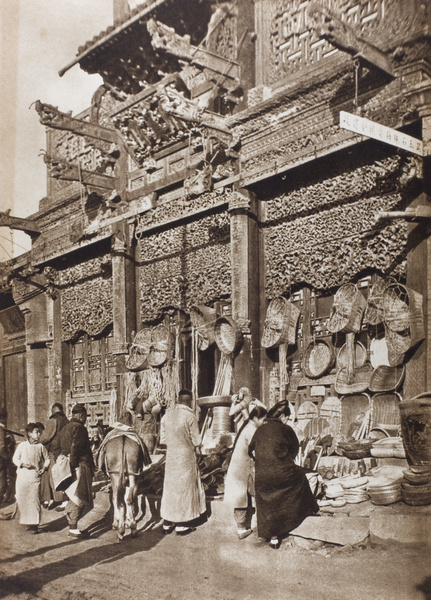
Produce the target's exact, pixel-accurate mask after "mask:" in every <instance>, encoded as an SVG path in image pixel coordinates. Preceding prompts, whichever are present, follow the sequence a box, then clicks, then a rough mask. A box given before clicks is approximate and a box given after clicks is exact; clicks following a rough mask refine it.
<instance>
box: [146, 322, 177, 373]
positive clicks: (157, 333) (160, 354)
mask: <svg viewBox="0 0 431 600" xmlns="http://www.w3.org/2000/svg"><path fill="white" fill-rule="evenodd" d="M172 345H173V344H172V334H171V331H170V329H169V327H166V325H164V324H163V323H160V324H159V325H156V327H154V328H153V330H152V331H151V349H150V352H149V354H148V359H147V360H148V364H149V365H151V366H152V367H160V366H161V365H163V363H165V362H166V359H167V358H168V356H169V354H170V352H171V350H172Z"/></svg>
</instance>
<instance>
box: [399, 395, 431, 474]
mask: <svg viewBox="0 0 431 600" xmlns="http://www.w3.org/2000/svg"><path fill="white" fill-rule="evenodd" d="M399 409H400V418H401V434H402V437H403V441H404V446H405V450H406V454H407V457H408V458H409V461H410V462H411V463H412V464H413V465H430V466H431V392H424V393H423V394H419V395H418V396H415V397H414V398H412V399H411V400H403V401H402V402H400V404H399Z"/></svg>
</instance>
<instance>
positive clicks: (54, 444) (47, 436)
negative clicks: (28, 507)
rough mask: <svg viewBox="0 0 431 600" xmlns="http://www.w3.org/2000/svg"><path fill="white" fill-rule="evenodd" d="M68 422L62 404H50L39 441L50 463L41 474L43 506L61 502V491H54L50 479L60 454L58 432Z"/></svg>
mask: <svg viewBox="0 0 431 600" xmlns="http://www.w3.org/2000/svg"><path fill="white" fill-rule="evenodd" d="M68 422H69V420H68V418H67V417H66V415H65V414H64V410H63V405H62V404H60V403H59V402H56V403H55V404H53V405H52V406H51V416H50V417H49V420H48V423H47V424H46V427H45V430H44V431H43V432H42V434H41V436H40V440H39V441H40V443H41V444H43V445H44V446H45V448H46V449H47V450H48V454H49V458H50V463H49V468H48V470H47V471H45V473H44V474H43V475H42V480H41V484H40V493H41V498H42V502H43V504H44V506H46V507H48V506H52V505H54V504H60V503H61V502H63V492H56V491H55V489H54V483H53V481H52V467H53V465H54V464H55V461H56V460H57V457H58V455H59V454H60V448H59V433H60V431H61V430H62V429H63V427H64V426H65V425H67V423H68Z"/></svg>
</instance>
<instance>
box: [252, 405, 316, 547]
mask: <svg viewBox="0 0 431 600" xmlns="http://www.w3.org/2000/svg"><path fill="white" fill-rule="evenodd" d="M289 415H290V407H289V403H288V402H279V403H277V404H276V405H275V406H273V407H272V408H271V409H270V410H269V412H268V415H267V419H266V422H265V423H264V424H263V425H262V426H261V427H259V429H257V430H256V433H255V434H254V436H253V438H252V440H251V442H250V446H249V453H250V456H252V457H254V459H255V493H256V497H255V500H256V516H257V533H258V536H259V537H262V538H265V539H267V540H270V546H271V548H274V549H277V548H279V547H280V540H281V538H283V537H285V536H286V535H288V534H289V533H290V531H292V529H295V527H298V525H299V524H300V523H302V521H303V520H304V519H305V518H306V517H308V516H309V515H311V514H313V513H315V512H317V511H318V510H319V507H318V505H317V502H316V500H315V498H314V496H313V493H312V492H311V489H310V486H309V484H308V480H307V477H306V475H305V471H304V469H302V467H299V466H298V465H296V464H295V462H294V460H295V457H296V455H297V454H298V450H299V441H298V438H297V437H296V433H295V432H294V431H293V429H292V428H291V427H290V426H289V425H286V424H285V423H283V422H282V421H283V420H287V417H289Z"/></svg>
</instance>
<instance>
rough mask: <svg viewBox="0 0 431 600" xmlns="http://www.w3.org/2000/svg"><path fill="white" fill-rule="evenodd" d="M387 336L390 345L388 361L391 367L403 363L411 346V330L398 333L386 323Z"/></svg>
mask: <svg viewBox="0 0 431 600" xmlns="http://www.w3.org/2000/svg"><path fill="white" fill-rule="evenodd" d="M385 337H386V344H387V347H388V362H389V366H390V367H397V366H398V365H402V364H403V362H404V359H405V354H406V352H407V350H408V349H409V348H410V335H409V330H408V329H406V330H405V331H403V332H401V333H398V332H396V331H392V330H391V329H389V328H388V326H387V325H386V323H385Z"/></svg>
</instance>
